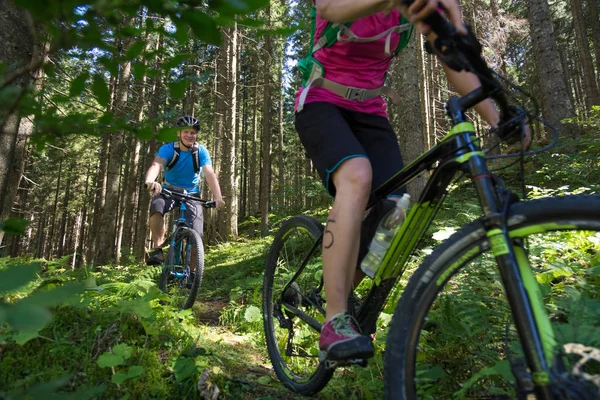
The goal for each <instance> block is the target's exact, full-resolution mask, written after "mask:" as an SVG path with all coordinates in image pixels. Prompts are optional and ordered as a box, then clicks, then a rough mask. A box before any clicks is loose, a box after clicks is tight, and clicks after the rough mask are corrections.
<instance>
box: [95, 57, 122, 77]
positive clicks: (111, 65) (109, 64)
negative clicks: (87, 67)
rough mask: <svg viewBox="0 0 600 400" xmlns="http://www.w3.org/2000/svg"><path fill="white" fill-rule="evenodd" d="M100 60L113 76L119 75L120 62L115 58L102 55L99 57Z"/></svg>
mask: <svg viewBox="0 0 600 400" xmlns="http://www.w3.org/2000/svg"><path fill="white" fill-rule="evenodd" d="M98 62H99V63H100V64H101V65H102V66H103V67H104V68H106V70H107V71H108V72H110V74H111V75H113V76H117V75H118V74H119V65H118V63H117V62H116V61H115V60H113V59H112V58H108V57H100V58H99V59H98Z"/></svg>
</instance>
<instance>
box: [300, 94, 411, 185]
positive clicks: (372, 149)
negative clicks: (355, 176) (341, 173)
mask: <svg viewBox="0 0 600 400" xmlns="http://www.w3.org/2000/svg"><path fill="white" fill-rule="evenodd" d="M295 125H296V131H298V135H299V136H300V141H301V142H302V144H303V145H304V148H305V149H306V153H307V154H308V156H309V157H310V159H311V160H312V162H313V164H314V165H315V168H316V169H317V171H318V172H319V175H320V177H321V180H322V181H323V185H325V188H326V189H327V191H328V192H329V193H330V194H331V195H332V196H335V187H334V185H333V182H332V180H331V175H332V174H333V173H334V172H335V170H336V168H338V167H339V166H340V164H342V163H343V162H344V161H345V160H348V159H350V158H353V157H365V158H367V159H368V160H369V161H370V163H371V168H372V170H373V179H372V184H371V187H372V190H374V189H375V188H377V187H378V186H379V185H381V184H383V183H384V182H385V181H387V180H388V179H389V178H391V177H392V176H393V175H394V174H395V173H396V172H398V171H400V170H401V169H402V166H403V163H402V157H401V155H400V148H399V147H398V139H397V138H396V135H395V134H394V130H393V129H392V126H391V125H390V122H389V121H388V119H387V118H385V117H382V116H379V115H373V114H366V113H361V112H357V111H352V110H348V109H345V108H341V107H338V106H335V105H333V104H331V103H326V102H314V103H309V104H306V105H305V106H304V108H303V109H302V111H300V112H299V113H297V114H296V124H295ZM404 192H405V190H404V189H399V190H398V191H397V193H396V194H402V193H404Z"/></svg>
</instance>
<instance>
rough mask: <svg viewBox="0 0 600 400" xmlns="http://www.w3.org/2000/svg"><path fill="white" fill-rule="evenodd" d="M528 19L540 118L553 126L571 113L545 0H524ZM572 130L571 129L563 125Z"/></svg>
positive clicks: (570, 115) (557, 124) (558, 125)
mask: <svg viewBox="0 0 600 400" xmlns="http://www.w3.org/2000/svg"><path fill="white" fill-rule="evenodd" d="M527 9H528V19H529V26H530V31H531V38H532V44H533V52H534V54H535V59H536V65H537V69H538V72H539V77H540V94H541V98H542V103H543V108H542V112H543V115H544V118H545V119H547V120H548V121H550V123H551V124H552V125H554V126H556V127H560V126H561V121H562V120H563V119H564V118H570V117H572V116H573V109H572V108H571V105H570V104H569V102H568V101H565V99H567V88H566V85H565V82H564V72H563V70H562V68H561V65H560V54H559V53H558V47H557V45H556V38H555V35H554V28H553V25H552V21H551V19H550V11H549V8H548V2H547V0H527ZM563 127H564V128H567V127H566V126H563ZM567 131H571V132H570V133H571V134H575V132H572V129H567Z"/></svg>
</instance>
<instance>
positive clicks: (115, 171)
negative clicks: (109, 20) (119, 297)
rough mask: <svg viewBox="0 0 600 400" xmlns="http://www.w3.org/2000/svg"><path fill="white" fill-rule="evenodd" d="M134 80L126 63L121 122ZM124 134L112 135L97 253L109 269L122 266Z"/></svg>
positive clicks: (118, 109)
mask: <svg viewBox="0 0 600 400" xmlns="http://www.w3.org/2000/svg"><path fill="white" fill-rule="evenodd" d="M131 23H133V18H130V19H129V20H128V21H124V26H129V25H131ZM131 42H132V39H131V38H130V37H127V38H126V39H124V40H123V52H126V51H127V49H128V48H129V46H130V44H131ZM130 78H131V60H126V61H125V62H123V63H122V64H121V66H120V72H119V80H118V82H119V83H118V85H117V92H116V96H115V107H114V110H115V116H116V117H118V118H120V117H123V116H125V114H126V106H127V99H128V91H129V80H130ZM123 135H124V132H123V131H120V132H118V133H115V134H112V135H111V138H110V151H109V163H108V168H107V173H106V200H105V204H104V209H103V210H102V217H101V223H100V232H99V235H100V237H99V239H100V241H99V247H98V249H96V257H95V259H96V264H99V265H105V264H107V263H109V262H111V261H115V262H116V263H118V262H119V256H120V254H119V253H118V251H117V250H118V249H117V239H118V237H117V232H118V230H119V225H118V224H117V221H118V215H119V212H118V208H119V186H120V183H121V165H122V162H123V161H122V159H123V153H124V146H123Z"/></svg>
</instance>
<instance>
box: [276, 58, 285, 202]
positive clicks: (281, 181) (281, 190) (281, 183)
mask: <svg viewBox="0 0 600 400" xmlns="http://www.w3.org/2000/svg"><path fill="white" fill-rule="evenodd" d="M281 61H282V62H281V63H280V64H279V73H278V78H279V135H278V139H279V140H278V142H279V143H278V146H277V147H278V150H279V151H278V153H279V155H278V156H279V157H278V160H277V161H278V168H277V170H278V171H277V173H278V179H277V192H278V193H277V203H278V206H279V210H285V174H284V171H285V165H284V159H285V155H284V149H283V105H284V98H283V91H284V87H283V56H282V60H281Z"/></svg>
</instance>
